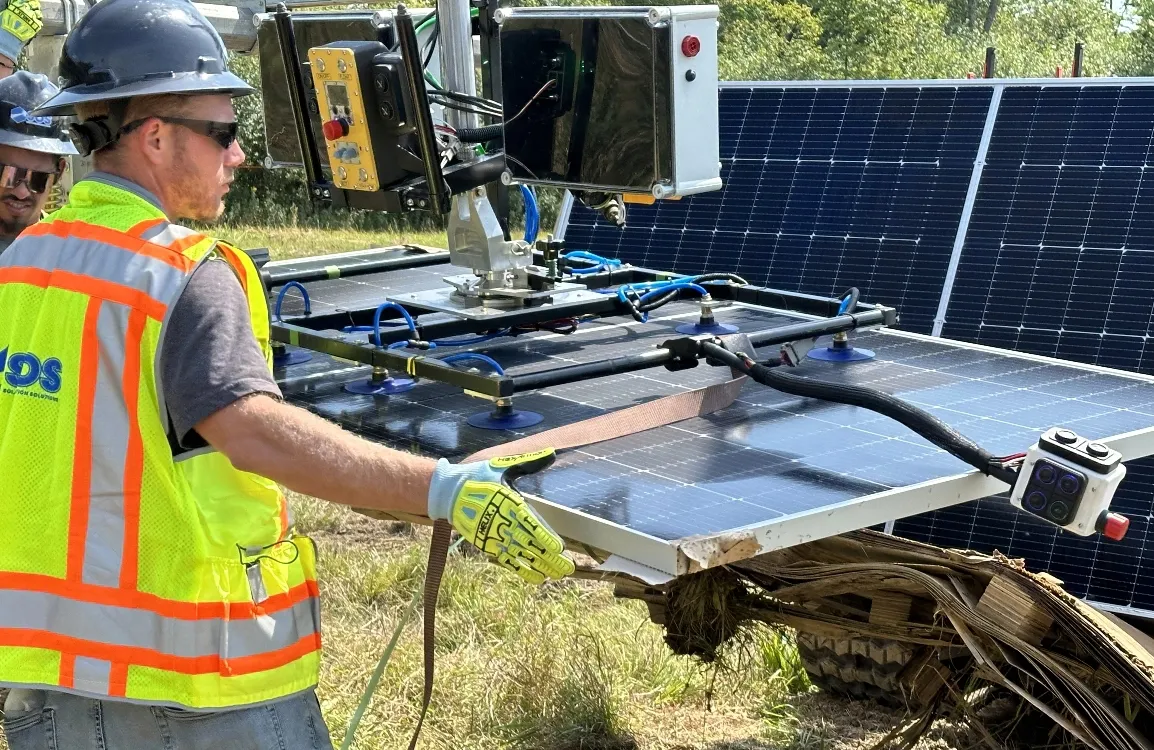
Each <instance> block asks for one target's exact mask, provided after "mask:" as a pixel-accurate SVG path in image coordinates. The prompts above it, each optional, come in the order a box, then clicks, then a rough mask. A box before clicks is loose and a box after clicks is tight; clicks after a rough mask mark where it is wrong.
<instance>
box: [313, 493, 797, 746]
mask: <svg viewBox="0 0 1154 750" xmlns="http://www.w3.org/2000/svg"><path fill="white" fill-rule="evenodd" d="M294 508H295V509H296V515H297V519H298V523H299V524H300V526H301V527H302V528H303V529H309V528H310V527H311V528H312V529H315V531H314V532H313V533H314V535H315V536H316V537H317V538H318V540H319V542H320V548H321V577H322V598H323V602H324V617H325V630H324V633H325V659H324V664H323V671H322V677H321V689H320V694H321V702H322V707H323V708H324V710H325V715H326V717H327V718H328V721H329V726H330V727H331V729H332V731H333V735H334V738H335V739H337V740H339V739H340V738H341V737H343V734H344V730H345V728H346V726H347V722H348V720H349V717H350V716H351V714H352V712H353V710H354V708H355V707H356V703H357V700H358V699H359V696H360V691H361V690H362V688H363V687H364V685H365V683H366V682H367V680H368V675H369V674H370V672H371V671H372V669H373V667H374V665H375V659H376V656H377V655H379V653H380V652H381V651H382V650H383V647H384V644H385V643H386V642H387V641H388V638H389V636H390V635H391V633H392V631H393V629H394V628H395V627H396V624H397V620H398V618H399V617H400V615H401V614H402V613H403V612H404V610H405V606H406V604H407V603H408V601H409V600H410V598H411V596H412V594H413V592H414V591H415V590H416V587H418V586H420V585H421V582H422V580H423V572H424V555H425V544H424V542H425V540H426V539H427V533H426V532H425V531H424V530H417V531H416V532H415V534H410V533H402V534H401V535H397V534H390V533H389V531H388V530H387V527H386V525H385V524H381V523H379V522H374V521H370V520H368V519H364V518H362V517H360V516H358V515H356V514H354V513H351V512H349V511H346V510H344V509H341V508H335V507H334V506H331V505H328V504H325V503H322V502H320V501H316V500H312V499H307V498H301V497H297V498H294ZM414 536H415V537H416V538H414ZM437 638H438V639H437V654H438V677H437V690H436V692H435V694H434V698H433V706H432V708H431V709H430V713H429V718H428V720H427V722H426V727H425V735H424V740H423V743H424V745H423V746H424V747H452V748H454V749H455V750H463V749H464V748H478V749H480V748H486V749H487V748H495V747H508V748H556V749H558V750H560V749H562V748H565V749H568V748H631V747H645V748H687V747H714V748H722V747H770V746H771V745H768V744H762V743H767V742H770V741H771V740H773V739H775V736H776V737H781V726H782V724H783V721H782V720H783V718H784V717H786V716H787V715H788V713H789V712H788V710H787V709H783V708H782V707H783V705H784V704H785V702H786V701H787V700H788V699H789V698H791V697H792V695H793V694H794V693H796V691H797V689H798V688H799V687H803V686H804V685H805V681H804V678H803V677H801V672H800V670H799V666H798V665H797V663H796V659H790V658H789V656H788V650H789V647H790V644H789V641H788V640H787V639H785V638H783V637H781V636H779V635H776V634H773V633H770V632H768V631H766V632H765V633H763V634H761V636H760V637H758V638H755V640H754V641H753V643H752V644H751V645H752V648H751V649H749V650H748V652H747V653H746V654H745V655H744V658H743V659H742V661H743V662H744V663H743V665H742V666H743V668H742V669H740V670H735V671H724V670H723V669H719V668H717V667H707V666H704V665H702V664H701V663H700V662H698V661H696V660H694V659H691V658H688V657H679V656H675V655H673V654H672V653H671V652H670V651H669V649H668V648H667V647H666V645H665V643H664V642H663V641H662V631H661V629H660V628H658V627H657V626H655V625H652V624H650V623H649V621H648V617H647V614H646V611H645V607H644V606H643V605H641V604H640V603H638V602H631V601H621V600H617V599H614V597H613V595H612V590H611V588H610V587H609V586H606V585H603V584H594V583H588V582H577V581H568V582H564V583H560V584H555V585H548V586H545V587H542V588H531V587H528V586H525V585H523V584H522V583H521V582H520V581H519V580H518V579H517V578H515V577H514V576H511V575H508V574H506V573H504V572H503V571H501V570H500V569H498V568H496V567H495V566H492V565H489V564H488V563H486V562H485V561H483V560H482V559H480V558H477V557H474V556H463V555H455V556H454V558H453V560H452V561H451V563H450V565H449V567H448V570H447V572H446V577H445V582H444V587H443V589H442V594H441V606H440V609H439V614H438V637H437ZM783 651H785V652H786V653H787V655H786V658H785V659H784V660H783V658H782V655H783ZM421 654H422V651H421V631H420V623H419V621H417V620H414V621H413V622H410V623H409V625H408V626H407V627H406V629H405V631H404V634H403V636H402V638H401V641H400V643H399V645H398V648H397V651H396V653H395V654H394V655H393V659H392V662H391V663H390V665H389V668H388V671H387V672H386V673H385V677H384V679H383V680H382V682H381V686H380V688H379V689H378V691H377V694H376V696H375V697H374V700H373V703H372V706H371V708H370V710H369V712H368V713H366V715H365V719H364V721H363V722H362V724H361V728H360V731H359V733H358V740H357V744H356V747H358V748H393V747H403V746H404V745H405V743H406V742H407V737H408V733H409V732H410V731H411V730H412V727H413V724H414V722H415V719H416V714H417V710H418V707H419V698H420V689H421ZM803 689H804V687H803ZM711 703H712V710H709V709H710V705H711ZM786 723H788V722H786ZM734 743H737V744H734ZM750 743H754V744H750Z"/></svg>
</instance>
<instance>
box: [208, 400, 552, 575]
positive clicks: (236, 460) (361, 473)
mask: <svg viewBox="0 0 1154 750" xmlns="http://www.w3.org/2000/svg"><path fill="white" fill-rule="evenodd" d="M196 431H197V433H199V434H200V436H201V437H202V438H204V439H205V440H206V441H207V442H208V444H209V445H211V446H212V447H213V448H215V449H216V450H218V451H220V452H221V453H223V454H224V455H226V456H228V459H229V460H230V461H231V462H232V464H233V466H235V467H236V468H238V469H240V470H242V471H249V472H252V473H254V474H260V475H261V476H264V477H268V478H269V479H272V480H274V481H277V482H280V483H281V484H283V485H284V486H286V487H288V488H289V489H292V490H296V491H297V492H302V493H304V494H306V495H313V496H314V497H319V498H321V499H323V500H330V501H332V502H337V503H343V504H345V505H353V506H357V507H361V508H376V509H379V510H384V511H394V512H396V511H399V512H402V513H408V514H410V515H415V516H429V517H430V518H437V519H445V520H447V521H449V522H450V523H451V524H452V525H453V528H455V529H456V530H457V531H458V532H459V533H460V534H461V535H462V536H464V537H465V538H466V539H467V540H468V541H469V542H470V543H471V544H473V545H475V546H476V547H478V548H479V549H481V550H483V551H484V552H486V553H487V554H488V555H490V557H491V558H492V559H493V560H494V561H495V562H496V563H498V564H499V565H502V566H503V567H505V568H508V569H509V570H512V571H513V572H515V573H517V575H519V576H521V577H522V578H524V579H525V580H526V581H528V582H530V583H542V582H543V581H544V580H545V579H546V578H562V577H564V576H567V575H570V574H572V573H573V562H572V561H571V560H569V559H568V558H566V557H565V556H564V554H563V552H564V545H563V544H562V542H561V538H560V537H558V536H557V535H556V534H555V533H553V531H552V529H550V528H549V527H548V526H546V525H545V524H544V523H542V522H541V520H540V519H539V518H537V516H536V514H534V512H533V510H532V509H531V508H530V507H529V506H528V504H526V503H525V500H524V499H523V498H522V497H521V496H520V495H519V494H518V493H517V492H516V491H515V490H513V489H512V488H511V487H509V485H508V481H510V480H511V479H512V478H513V477H515V476H517V475H519V474H525V473H529V472H533V471H538V470H540V469H542V468H545V467H546V466H548V465H549V464H550V463H552V462H553V451H552V450H551V449H549V450H543V451H537V452H534V453H529V454H523V455H519V456H509V457H502V458H494V459H491V460H488V461H474V462H471V463H466V464H451V463H449V462H448V461H446V460H445V459H441V460H440V461H433V460H431V459H428V458H421V457H419V456H414V455H412V454H409V453H403V452H401V451H395V450H391V449H389V448H385V447H383V446H379V445H376V444H374V443H370V442H369V441H367V440H362V439H361V438H359V437H355V436H353V435H350V434H349V433H347V432H345V431H344V430H342V429H341V428H340V427H337V426H336V425H334V424H331V423H329V422H326V421H325V420H323V419H321V418H319V417H316V416H314V415H312V414H310V413H308V412H307V411H305V410H303V409H298V408H297V407H295V406H289V405H288V404H284V403H282V402H280V401H277V400H276V399H274V398H272V397H271V396H269V395H266V394H263V393H256V394H252V395H250V396H246V397H245V398H242V399H239V400H238V401H234V402H233V403H231V404H229V405H228V406H226V407H224V408H222V409H220V410H218V411H216V412H215V413H214V414H212V415H211V416H209V417H207V418H206V419H204V420H202V421H201V422H200V423H198V424H197V425H196Z"/></svg>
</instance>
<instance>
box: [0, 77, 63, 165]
mask: <svg viewBox="0 0 1154 750" xmlns="http://www.w3.org/2000/svg"><path fill="white" fill-rule="evenodd" d="M56 92H57V88H56V87H55V86H53V85H52V83H51V82H50V81H49V80H48V78H47V77H45V76H42V75H38V74H36V73H29V72H28V71H25V70H20V71H17V72H15V73H13V74H12V75H10V76H8V77H7V78H5V79H3V80H0V144H2V145H5V146H15V147H16V148H23V149H28V150H29V151H39V152H42V153H46V154H56V155H59V156H66V155H69V154H75V153H76V149H75V148H73V146H72V143H71V142H70V141H69V139H68V131H67V130H66V129H65V128H64V124H63V121H62V120H61V118H59V117H46V116H43V115H36V114H33V112H34V111H35V110H36V108H37V107H38V106H39V105H40V104H42V103H44V102H45V101H47V100H48V99H50V98H52V97H53V96H54V95H55V94H56Z"/></svg>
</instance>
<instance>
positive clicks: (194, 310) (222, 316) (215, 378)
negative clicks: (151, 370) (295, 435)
mask: <svg viewBox="0 0 1154 750" xmlns="http://www.w3.org/2000/svg"><path fill="white" fill-rule="evenodd" d="M160 388H161V392H162V393H163V394H164V401H165V404H166V405H167V407H168V414H169V418H170V420H171V428H172V430H171V431H172V432H173V434H174V436H175V438H176V440H177V441H178V442H179V446H180V447H181V448H184V449H187V450H191V449H194V448H199V447H203V446H204V445H205V443H204V440H203V439H201V437H200V436H199V435H197V434H196V432H195V430H194V428H195V427H196V425H197V424H199V423H200V422H201V420H203V419H205V418H206V417H209V416H212V415H213V414H214V413H216V412H217V411H218V410H220V409H223V408H224V407H226V406H228V405H229V404H231V403H233V402H235V401H237V400H238V399H240V398H243V397H245V396H247V395H249V394H252V393H267V394H270V395H272V396H275V397H276V398H280V395H281V393H280V389H279V388H278V387H277V384H276V381H275V380H274V379H273V376H272V373H271V372H270V371H269V368H268V364H267V363H266V362H265V359H264V355H263V354H261V351H260V346H258V345H257V343H256V337H255V336H254V335H253V332H252V321H251V320H250V318H249V312H248V301H247V300H246V299H245V295H244V290H243V289H242V288H241V286H240V280H239V279H238V278H237V276H236V273H235V272H234V271H233V270H232V266H230V265H229V264H228V263H227V262H225V261H224V260H216V259H212V260H207V261H205V262H204V263H201V264H200V266H199V267H198V268H197V269H196V270H195V271H193V273H192V277H191V278H190V279H189V280H188V285H187V286H186V287H185V289H184V292H183V293H181V295H180V298H179V299H178V300H177V301H176V305H175V307H173V309H172V314H171V315H170V316H169V319H168V327H167V330H166V332H165V334H164V341H162V342H161V349H160Z"/></svg>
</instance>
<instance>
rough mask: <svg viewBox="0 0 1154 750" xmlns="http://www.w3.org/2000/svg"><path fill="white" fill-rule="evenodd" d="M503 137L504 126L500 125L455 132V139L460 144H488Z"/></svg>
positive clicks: (463, 129)
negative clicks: (457, 139) (458, 140)
mask: <svg viewBox="0 0 1154 750" xmlns="http://www.w3.org/2000/svg"><path fill="white" fill-rule="evenodd" d="M503 135H504V126H503V125H502V124H501V123H497V124H495V125H486V126H484V127H480V128H461V129H460V130H458V131H457V138H459V139H460V141H461V143H488V142H489V141H495V140H497V139H499V138H501V137H502V136H503Z"/></svg>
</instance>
